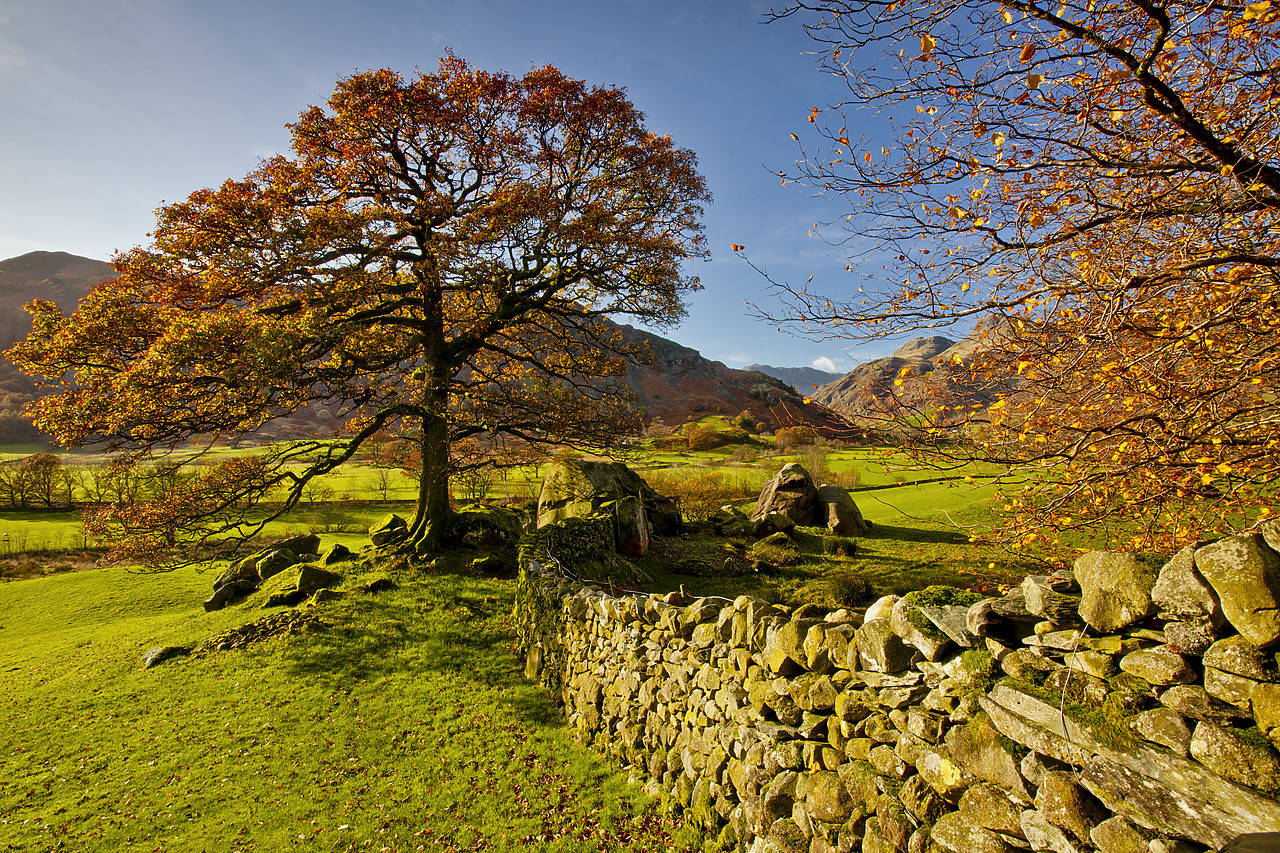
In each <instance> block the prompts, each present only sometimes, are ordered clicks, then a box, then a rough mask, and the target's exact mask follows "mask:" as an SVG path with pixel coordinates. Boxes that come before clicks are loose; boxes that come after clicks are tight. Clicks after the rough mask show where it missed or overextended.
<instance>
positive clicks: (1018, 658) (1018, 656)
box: [1000, 649, 1062, 684]
mask: <svg viewBox="0 0 1280 853" xmlns="http://www.w3.org/2000/svg"><path fill="white" fill-rule="evenodd" d="M1000 666H1001V668H1002V669H1004V671H1005V672H1006V673H1007V674H1009V675H1011V676H1013V677H1014V678H1016V679H1018V680H1019V681H1026V682H1030V683H1031V684H1040V683H1041V682H1043V681H1044V680H1045V679H1046V678H1048V677H1049V674H1050V673H1052V672H1053V671H1055V670H1058V669H1062V664H1059V663H1056V662H1055V661H1053V660H1050V659H1049V658H1047V657H1045V656H1044V655H1043V654H1041V653H1039V652H1036V651H1033V650H1031V649H1014V650H1013V651H1012V652H1010V653H1009V654H1007V655H1005V656H1004V659H1003V660H1001V661H1000Z"/></svg>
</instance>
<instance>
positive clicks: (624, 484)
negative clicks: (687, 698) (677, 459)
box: [537, 459, 682, 535]
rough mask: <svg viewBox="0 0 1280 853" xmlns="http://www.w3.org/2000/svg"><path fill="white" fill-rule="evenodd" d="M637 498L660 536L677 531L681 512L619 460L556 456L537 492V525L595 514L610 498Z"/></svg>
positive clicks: (611, 499) (649, 522) (669, 500)
mask: <svg viewBox="0 0 1280 853" xmlns="http://www.w3.org/2000/svg"><path fill="white" fill-rule="evenodd" d="M625 498H638V499H639V501H640V503H641V505H642V506H643V508H644V511H645V518H646V523H647V524H648V525H649V527H650V528H651V529H652V530H653V531H654V532H655V533H658V534H659V535H668V534H671V533H675V532H678V531H679V530H680V528H681V526H682V525H681V521H680V513H679V510H677V509H676V508H675V504H674V502H673V501H671V499H670V498H666V497H663V496H662V495H659V494H658V493H657V492H656V491H654V489H653V487H652V486H650V485H649V484H648V483H646V482H645V481H644V479H643V478H642V477H641V476H640V475H639V474H637V473H636V472H635V471H632V470H631V469H630V468H628V467H627V466H626V465H623V464H622V463H621V462H602V461H589V460H585V459H558V460H555V461H554V462H552V463H551V465H550V466H548V468H547V472H546V474H545V475H543V478H542V487H541V489H540V490H539V492H538V512H537V526H538V527H545V526H546V525H548V524H551V523H552V522H556V521H564V520H565V519H569V518H585V517H588V516H591V515H595V514H596V513H598V512H599V511H600V509H601V507H602V506H603V505H604V504H606V503H609V502H611V501H617V500H621V499H625Z"/></svg>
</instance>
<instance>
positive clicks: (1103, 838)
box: [1089, 815, 1149, 853]
mask: <svg viewBox="0 0 1280 853" xmlns="http://www.w3.org/2000/svg"><path fill="white" fill-rule="evenodd" d="M1089 840H1090V841H1092V842H1093V846H1095V847H1097V848H1098V851H1099V853H1149V850H1148V848H1147V838H1146V836H1145V835H1143V834H1142V833H1141V832H1139V831H1138V829H1137V828H1136V827H1135V826H1134V825H1133V824H1132V823H1130V822H1129V821H1127V820H1125V819H1124V818H1122V817H1120V816H1118V815H1117V816H1115V817H1110V818H1107V819H1106V820H1104V821H1103V822H1102V823H1100V824H1098V825H1097V826H1095V827H1094V828H1093V830H1092V831H1091V832H1090V833H1089Z"/></svg>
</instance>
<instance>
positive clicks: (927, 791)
mask: <svg viewBox="0 0 1280 853" xmlns="http://www.w3.org/2000/svg"><path fill="white" fill-rule="evenodd" d="M898 797H899V799H900V800H901V802H902V807H903V809H905V810H906V812H907V813H908V814H909V815H911V816H912V818H914V819H915V821H916V822H917V823H924V824H930V823H933V822H935V821H936V820H937V819H938V818H939V817H941V816H942V815H943V814H945V813H946V812H947V811H949V810H950V805H949V804H948V803H947V801H946V800H944V799H943V798H942V796H941V795H939V794H938V792H937V791H935V790H933V788H932V787H930V785H929V783H928V782H926V781H925V780H924V777H923V776H918V775H917V776H911V777H909V778H908V779H907V780H906V781H905V782H903V783H902V788H901V789H900V790H899V791H898Z"/></svg>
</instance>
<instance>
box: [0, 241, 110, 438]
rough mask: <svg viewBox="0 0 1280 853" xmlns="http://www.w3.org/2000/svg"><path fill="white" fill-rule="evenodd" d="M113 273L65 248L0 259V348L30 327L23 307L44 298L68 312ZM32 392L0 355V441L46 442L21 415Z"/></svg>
mask: <svg viewBox="0 0 1280 853" xmlns="http://www.w3.org/2000/svg"><path fill="white" fill-rule="evenodd" d="M115 277H116V272H115V270H113V269H112V268H111V265H110V264H107V263H104V262H103V261H95V260H92V259H90V258H82V257H79V256H78V255H69V254H67V253H66V252H30V253H28V254H25V255H20V256H18V257H16V258H9V259H8V260H5V261H0V349H8V348H9V347H11V346H13V345H14V344H15V343H17V342H18V341H20V340H22V339H23V338H25V337H26V336H27V333H28V332H30V331H31V316H30V315H29V314H27V312H26V311H23V310H22V306H23V305H26V304H27V303H28V302H30V301H31V300H33V299H48V300H51V301H53V302H56V303H58V307H60V308H61V309H62V310H63V311H64V312H69V311H72V310H73V309H74V308H75V306H76V304H77V303H79V301H80V299H81V298H82V297H83V296H84V295H85V294H86V293H88V292H89V288H90V287H92V286H93V285H95V284H97V283H98V282H101V281H109V280H111V279H113V278H115ZM35 396H36V387H35V383H33V382H32V381H31V380H30V379H29V378H27V377H26V376H25V375H23V374H22V373H20V372H19V371H18V369H17V368H16V367H14V366H13V365H12V364H10V363H9V362H8V360H6V359H3V358H0V442H4V443H10V442H40V441H45V440H47V438H46V437H45V436H42V435H41V434H40V433H39V432H38V431H37V430H36V428H35V427H33V426H32V425H31V421H30V420H28V419H27V418H25V417H23V415H22V407H23V404H24V403H26V402H27V401H29V400H32V399H35Z"/></svg>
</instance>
